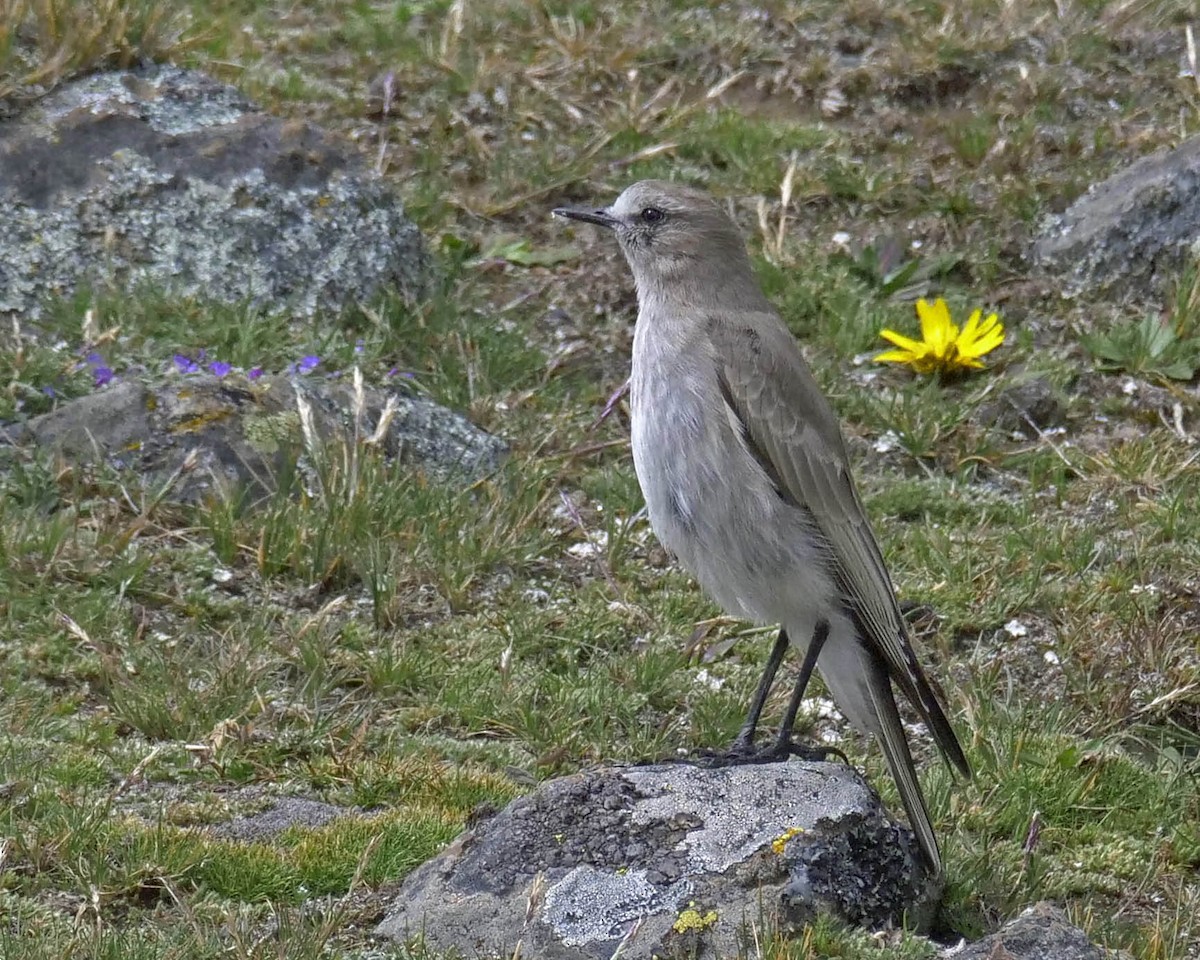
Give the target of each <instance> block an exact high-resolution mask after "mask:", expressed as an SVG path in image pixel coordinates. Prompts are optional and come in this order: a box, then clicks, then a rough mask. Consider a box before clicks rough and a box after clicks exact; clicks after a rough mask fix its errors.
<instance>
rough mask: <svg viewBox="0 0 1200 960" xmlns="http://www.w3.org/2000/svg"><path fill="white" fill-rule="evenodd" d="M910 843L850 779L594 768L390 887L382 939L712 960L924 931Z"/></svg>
mask: <svg viewBox="0 0 1200 960" xmlns="http://www.w3.org/2000/svg"><path fill="white" fill-rule="evenodd" d="M913 849H914V848H913V843H912V835H911V833H910V832H909V831H908V830H907V829H906V828H903V827H900V826H898V825H897V824H895V823H893V822H892V821H890V820H888V819H887V817H886V816H885V814H884V811H883V809H882V807H881V805H880V803H879V799H878V797H877V796H876V795H875V794H874V792H873V791H872V790H871V789H870V788H869V787H868V786H867V785H866V783H864V781H863V780H862V778H861V777H860V776H859V775H858V774H857V773H856V772H855V771H853V770H851V769H850V768H848V767H844V766H840V765H838V764H831V763H801V762H791V763H775V764H763V765H754V766H735V767H717V768H706V767H697V766H693V765H690V764H683V763H680V764H662V765H657V766H643V767H624V768H607V769H601V770H597V771H595V772H590V773H583V774H578V775H576V776H572V777H566V778H563V779H560V780H555V781H551V782H550V783H548V784H546V785H544V786H543V787H542V788H541V789H539V790H538V791H537V792H535V793H533V794H530V795H529V796H526V797H522V798H520V799H518V800H516V801H514V802H513V803H511V804H510V805H509V806H508V807H506V808H505V809H504V810H503V811H501V812H500V813H499V814H497V815H496V816H494V817H492V818H491V819H489V820H486V821H484V822H482V823H480V824H478V825H477V826H475V827H474V828H473V829H471V830H469V831H468V832H467V833H465V834H463V835H462V836H461V837H459V838H458V840H456V841H455V842H454V843H453V844H452V845H451V846H450V847H449V848H448V849H447V850H446V851H444V852H443V853H442V854H441V855H439V856H438V857H437V858H435V859H434V860H431V861H429V862H428V863H426V864H424V865H423V866H421V867H420V868H419V869H418V870H416V871H415V872H414V873H413V874H412V875H411V876H410V877H409V878H408V879H407V880H406V881H405V883H404V886H403V887H402V888H401V891H400V894H399V896H398V897H397V899H396V901H395V904H394V906H393V908H392V911H391V912H390V914H389V915H388V917H387V918H386V919H385V920H384V921H383V923H382V924H381V925H380V927H379V929H378V932H379V933H380V934H381V935H384V936H388V937H392V938H395V939H401V940H403V939H406V938H409V937H417V936H419V935H420V936H423V937H424V942H425V944H426V945H427V946H429V947H431V948H432V949H433V950H435V951H451V952H453V951H458V952H460V953H461V954H463V955H465V956H472V957H473V956H480V955H482V956H504V957H510V956H513V951H514V949H515V947H516V945H517V943H518V942H520V943H521V944H522V955H528V956H536V957H539V958H546V960H582V958H601V957H603V958H608V957H611V956H612V955H613V952H614V950H616V949H617V948H618V946H620V949H621V956H622V957H624V958H627V960H636V958H646V960H648V958H650V957H662V958H670V957H694V958H715V957H725V956H734V955H737V954H738V951H739V950H743V949H747V948H748V947H752V945H753V938H754V931H755V930H757V931H758V932H759V934H760V935H761V934H762V933H763V932H764V931H771V930H776V929H782V930H791V929H795V928H797V927H799V926H800V925H802V924H803V923H804V922H805V921H807V920H811V919H812V917H813V916H814V915H815V913H816V912H817V911H832V912H833V913H835V914H836V915H838V916H839V917H841V918H843V919H844V920H846V921H848V922H851V923H857V924H865V925H870V926H875V925H882V924H886V923H897V922H899V921H900V919H901V917H902V916H905V917H907V919H908V921H909V922H910V923H913V922H916V923H918V924H919V923H920V922H921V921H922V920H923V919H924V920H928V917H929V914H930V911H931V910H932V908H933V906H934V905H935V903H936V897H937V895H938V894H939V893H940V891H939V890H938V889H937V888H936V885H935V884H934V883H932V882H931V881H929V880H928V879H926V878H924V877H923V876H922V874H921V871H920V868H919V867H918V866H917V864H916V861H915V859H914V855H913Z"/></svg>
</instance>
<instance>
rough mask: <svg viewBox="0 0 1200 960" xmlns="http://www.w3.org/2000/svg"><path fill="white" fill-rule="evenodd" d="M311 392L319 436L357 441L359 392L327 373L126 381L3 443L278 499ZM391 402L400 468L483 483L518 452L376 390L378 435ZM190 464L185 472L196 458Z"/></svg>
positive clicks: (190, 496) (385, 443)
mask: <svg viewBox="0 0 1200 960" xmlns="http://www.w3.org/2000/svg"><path fill="white" fill-rule="evenodd" d="M298 397H299V398H300V399H301V400H302V401H303V402H304V403H305V404H306V405H307V408H308V409H309V410H311V411H312V424H313V429H314V432H315V434H316V437H317V440H318V441H319V442H321V443H325V444H340V443H349V442H353V439H352V438H353V436H354V430H353V412H352V411H353V409H354V400H353V390H352V387H351V386H350V385H349V384H347V383H344V382H342V381H333V380H326V379H324V378H318V377H302V376H297V377H291V378H290V377H287V376H276V377H263V378H261V379H260V380H258V381H256V382H253V383H251V382H250V381H247V380H245V379H242V378H240V377H234V376H229V377H224V378H217V377H213V376H209V375H206V374H197V375H193V376H185V377H178V378H172V379H168V380H167V381H165V382H163V383H155V384H150V383H143V382H141V381H139V380H137V379H123V380H120V381H116V382H114V383H112V384H110V385H108V386H107V387H105V388H103V389H100V390H97V391H96V392H94V393H91V394H88V395H86V396H83V397H80V398H78V399H76V400H71V401H69V402H67V403H64V404H62V405H61V406H60V407H58V408H57V409H56V410H53V411H51V412H49V413H44V414H42V415H40V416H37V417H34V418H32V419H31V420H29V421H28V422H26V423H24V424H18V425H13V426H9V427H8V428H7V429H0V442H7V443H9V444H12V445H19V446H26V445H32V446H36V447H38V448H40V449H42V450H47V451H50V452H52V453H54V454H55V455H57V456H59V457H62V458H63V459H64V460H66V461H67V462H70V463H75V464H83V463H93V462H97V461H100V462H103V463H106V464H108V465H109V466H112V467H115V468H118V469H126V470H132V471H133V472H135V473H137V474H140V475H141V476H142V477H143V479H144V482H145V483H147V484H148V485H150V486H153V487H155V488H157V487H158V485H159V484H163V483H168V482H169V483H171V487H170V490H169V491H168V494H167V495H168V497H169V499H172V500H175V501H177V502H197V501H200V500H203V499H204V498H206V497H208V496H212V495H214V494H221V495H224V494H228V493H232V492H235V491H239V492H240V491H245V492H247V493H248V494H249V496H250V499H251V501H253V500H256V499H261V498H263V497H265V496H268V495H270V494H271V493H272V492H274V490H275V481H276V478H278V477H279V476H281V475H286V474H287V473H288V472H289V470H290V468H291V464H292V463H294V462H296V460H297V458H299V459H300V465H301V467H302V468H303V467H304V466H305V461H304V457H303V451H304V449H305V440H304V436H303V432H302V430H301V415H300V408H299V405H298V399H297V398H298ZM389 397H393V398H394V399H393V401H392V402H393V403H394V409H395V415H394V417H393V418H392V420H391V423H390V426H389V427H388V429H387V431H386V432H385V434H384V436H383V439H382V442H381V445H382V449H383V450H384V451H385V453H386V454H387V455H388V456H390V457H391V458H392V460H393V462H394V463H395V464H396V465H397V466H398V467H406V468H408V469H412V470H415V471H423V472H425V473H428V474H430V475H432V476H433V477H435V478H443V479H449V478H453V477H461V478H464V479H473V478H476V477H478V476H481V475H484V474H487V473H490V472H492V471H494V470H495V469H496V468H497V467H498V466H499V465H500V463H501V462H502V460H503V458H504V455H505V453H506V450H507V447H506V445H505V443H504V441H503V440H501V439H499V438H498V437H494V436H492V435H491V434H489V433H487V432H485V431H483V430H480V429H479V428H478V427H476V426H474V425H473V424H472V423H471V422H470V421H469V420H467V419H466V418H465V417H463V416H462V415H461V414H457V413H455V412H454V411H452V410H447V409H446V408H444V407H441V406H439V405H438V404H436V403H434V402H432V401H430V400H427V399H425V398H423V397H414V396H407V395H404V394H401V393H388V392H387V391H385V390H380V389H377V388H373V387H364V390H363V399H364V401H365V403H364V411H363V420H364V423H363V425H362V427H361V428H360V431H359V436H360V437H362V436H369V435H370V433H371V431H373V430H374V427H375V425H376V424H377V423H378V422H379V419H380V417H381V415H382V412H383V409H384V407H385V405H386V404H387V403H388V399H389ZM189 457H190V458H191V463H190V465H189V466H188V467H187V468H185V469H181V468H183V465H184V463H185V460H187V459H188V458H189Z"/></svg>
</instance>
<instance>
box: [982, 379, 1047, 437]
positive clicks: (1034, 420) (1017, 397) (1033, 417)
mask: <svg viewBox="0 0 1200 960" xmlns="http://www.w3.org/2000/svg"><path fill="white" fill-rule="evenodd" d="M1065 415H1066V411H1065V410H1064V409H1063V405H1062V402H1061V401H1060V400H1059V398H1058V393H1057V391H1055V389H1054V387H1053V386H1052V385H1051V383H1050V381H1049V380H1046V379H1044V378H1042V377H1035V378H1034V379H1032V380H1026V381H1025V382H1023V383H1016V384H1013V385H1012V386H1010V387H1008V388H1006V389H1005V390H1002V391H1001V392H1000V394H999V395H998V396H997V397H996V399H995V400H993V401H991V402H990V403H986V404H984V405H983V406H982V407H980V408H979V412H978V413H977V414H976V417H975V419H976V420H977V422H979V423H981V424H984V425H986V426H991V427H996V428H997V429H1000V430H1004V431H1005V432H1007V433H1014V432H1019V433H1021V434H1023V435H1024V436H1027V437H1032V436H1034V435H1036V433H1037V432H1038V431H1039V430H1041V431H1045V430H1047V429H1049V428H1050V427H1057V426H1059V425H1061V424H1062V423H1063V421H1064V419H1065Z"/></svg>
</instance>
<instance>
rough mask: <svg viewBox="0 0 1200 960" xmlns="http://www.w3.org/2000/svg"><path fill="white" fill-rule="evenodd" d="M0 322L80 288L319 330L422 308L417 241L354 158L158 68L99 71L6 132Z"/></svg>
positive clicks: (0, 149)
mask: <svg viewBox="0 0 1200 960" xmlns="http://www.w3.org/2000/svg"><path fill="white" fill-rule="evenodd" d="M0 204H2V205H3V208H4V216H3V217H0V314H11V315H15V316H18V317H21V318H27V317H32V318H36V317H37V316H38V315H39V313H40V309H41V305H42V303H43V301H44V300H45V298H47V297H50V296H58V295H67V294H70V293H71V292H72V291H74V290H76V289H77V288H79V287H81V286H87V287H90V288H92V289H97V288H105V289H107V288H110V287H116V288H118V289H132V288H135V287H137V286H138V285H139V284H150V285H153V286H156V287H160V288H163V289H165V290H166V291H167V292H169V293H172V294H174V295H178V296H187V297H204V298H212V299H215V300H218V301H221V302H225V303H239V302H247V301H248V302H250V303H253V304H255V305H259V306H262V307H264V308H266V309H268V310H270V311H283V310H290V311H293V312H295V313H297V314H300V315H303V316H310V315H312V314H314V313H316V312H317V311H318V310H327V311H332V312H337V311H339V310H341V309H342V308H344V307H346V306H348V305H350V304H353V303H354V302H355V301H360V300H368V299H370V298H371V297H373V296H374V295H375V294H376V293H377V292H379V291H382V290H394V291H399V292H400V294H401V295H403V296H407V297H412V298H416V297H419V296H420V295H421V294H422V292H423V291H424V290H425V289H426V286H427V283H428V281H429V275H430V259H429V257H428V254H427V251H426V249H425V245H424V243H423V241H422V238H421V236H420V233H419V231H418V230H417V228H416V227H415V226H414V225H413V224H412V223H411V222H410V221H409V220H408V219H407V218H406V217H405V215H404V210H403V207H402V206H401V204H400V201H399V200H398V198H397V197H396V194H395V193H394V191H392V190H391V189H390V188H389V187H388V186H387V185H386V184H385V183H384V182H383V181H382V180H381V179H379V178H378V177H376V176H374V175H373V174H372V173H371V172H370V171H369V170H367V169H366V167H365V166H364V163H363V161H362V159H361V158H360V156H359V154H357V153H356V152H355V151H354V150H353V148H348V147H346V146H344V145H343V144H341V143H340V142H339V141H338V140H337V139H336V138H334V137H332V136H330V135H328V134H326V133H324V132H323V131H321V130H320V129H318V128H316V127H314V126H312V125H310V124H308V123H305V122H303V121H290V120H283V119H280V118H277V117H273V116H270V115H268V114H265V113H261V112H259V111H258V110H256V109H255V107H254V105H253V104H252V103H251V102H250V101H248V100H246V99H245V98H244V97H243V96H242V95H241V94H240V93H238V92H237V91H236V90H234V89H233V88H232V87H228V86H225V85H224V84H221V83H218V82H216V81H215V80H212V79H210V78H209V77H207V76H205V75H204V74H202V73H198V72H195V71H190V70H181V69H178V68H176V67H170V66H161V67H152V68H147V69H144V70H137V71H120V72H110V73H97V74H93V75H91V76H88V77H84V78H82V79H79V80H76V81H74V82H72V83H69V84H66V85H64V86H62V87H61V88H58V89H56V90H55V91H54V92H53V93H51V94H49V95H48V96H46V97H43V98H42V99H40V100H38V101H35V102H34V103H33V104H32V105H31V106H29V107H28V108H26V110H25V111H24V112H23V113H21V114H20V115H19V116H18V117H16V118H15V119H13V120H10V121H7V122H5V123H2V124H0Z"/></svg>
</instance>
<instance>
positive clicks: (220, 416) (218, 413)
mask: <svg viewBox="0 0 1200 960" xmlns="http://www.w3.org/2000/svg"><path fill="white" fill-rule="evenodd" d="M233 413H234V411H232V410H206V411H205V412H204V413H198V414H196V415H195V416H194V417H188V418H187V419H186V420H180V421H179V422H178V423H173V424H172V425H171V433H176V434H178V433H195V432H196V431H197V430H203V429H204V428H205V427H207V426H209V425H211V424H214V423H220V422H221V421H222V420H228V419H229V418H230V417H231V416H233Z"/></svg>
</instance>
